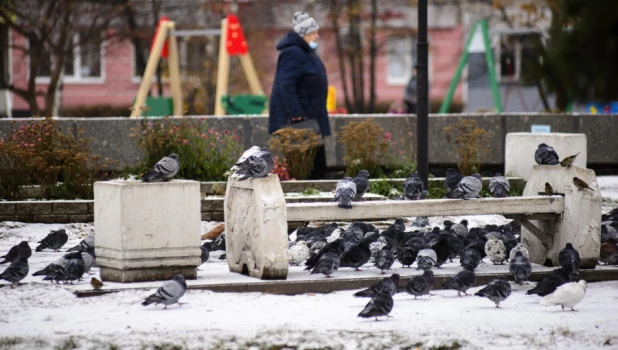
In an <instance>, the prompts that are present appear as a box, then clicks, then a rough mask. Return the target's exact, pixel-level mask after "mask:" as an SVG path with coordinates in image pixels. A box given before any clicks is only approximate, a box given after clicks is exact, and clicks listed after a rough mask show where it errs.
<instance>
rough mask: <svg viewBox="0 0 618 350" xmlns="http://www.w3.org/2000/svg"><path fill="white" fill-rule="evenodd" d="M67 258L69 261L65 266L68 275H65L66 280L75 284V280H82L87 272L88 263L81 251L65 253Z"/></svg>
mask: <svg viewBox="0 0 618 350" xmlns="http://www.w3.org/2000/svg"><path fill="white" fill-rule="evenodd" d="M65 258H66V259H67V260H68V263H67V266H66V268H65V272H66V275H65V276H64V281H67V282H69V283H71V284H73V281H79V280H81V278H82V276H83V275H84V273H85V272H86V264H85V263H84V258H83V257H82V253H81V252H74V253H69V254H67V255H65Z"/></svg>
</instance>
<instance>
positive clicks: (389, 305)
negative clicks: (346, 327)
mask: <svg viewBox="0 0 618 350" xmlns="http://www.w3.org/2000/svg"><path fill="white" fill-rule="evenodd" d="M392 310H393V297H392V296H391V295H390V294H389V293H386V292H384V293H378V294H376V295H374V296H373V297H372V298H371V300H370V301H369V302H368V303H367V305H366V306H365V308H364V309H363V311H361V312H360V313H359V314H358V317H365V318H369V317H375V318H376V321H377V320H378V317H379V316H387V317H388V314H389V313H390V312H391V311H392Z"/></svg>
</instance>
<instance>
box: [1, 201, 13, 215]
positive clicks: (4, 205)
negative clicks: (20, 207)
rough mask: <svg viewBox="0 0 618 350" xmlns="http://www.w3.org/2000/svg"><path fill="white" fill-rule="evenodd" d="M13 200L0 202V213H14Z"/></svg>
mask: <svg viewBox="0 0 618 350" xmlns="http://www.w3.org/2000/svg"><path fill="white" fill-rule="evenodd" d="M15 213H16V211H15V202H0V215H7V216H8V215H15Z"/></svg>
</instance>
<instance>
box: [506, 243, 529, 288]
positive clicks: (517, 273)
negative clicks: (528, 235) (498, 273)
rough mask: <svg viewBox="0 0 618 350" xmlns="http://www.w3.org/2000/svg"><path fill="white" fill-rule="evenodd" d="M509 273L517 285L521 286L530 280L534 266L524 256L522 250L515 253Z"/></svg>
mask: <svg viewBox="0 0 618 350" xmlns="http://www.w3.org/2000/svg"><path fill="white" fill-rule="evenodd" d="M509 272H510V273H511V275H513V277H514V278H515V283H517V284H519V285H521V284H523V282H525V281H527V280H528V277H530V274H531V273H532V265H530V261H528V259H527V258H526V257H525V256H524V254H523V253H522V251H521V250H518V251H517V252H516V253H515V256H514V257H513V258H512V259H511V262H510V263H509Z"/></svg>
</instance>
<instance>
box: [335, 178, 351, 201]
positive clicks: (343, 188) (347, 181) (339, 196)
mask: <svg viewBox="0 0 618 350" xmlns="http://www.w3.org/2000/svg"><path fill="white" fill-rule="evenodd" d="M355 196H356V184H355V183H354V181H352V178H351V177H348V176H346V177H344V178H343V180H341V181H339V182H338V183H337V188H336V189H335V200H336V201H339V208H343V209H352V200H353V199H354V197H355Z"/></svg>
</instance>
